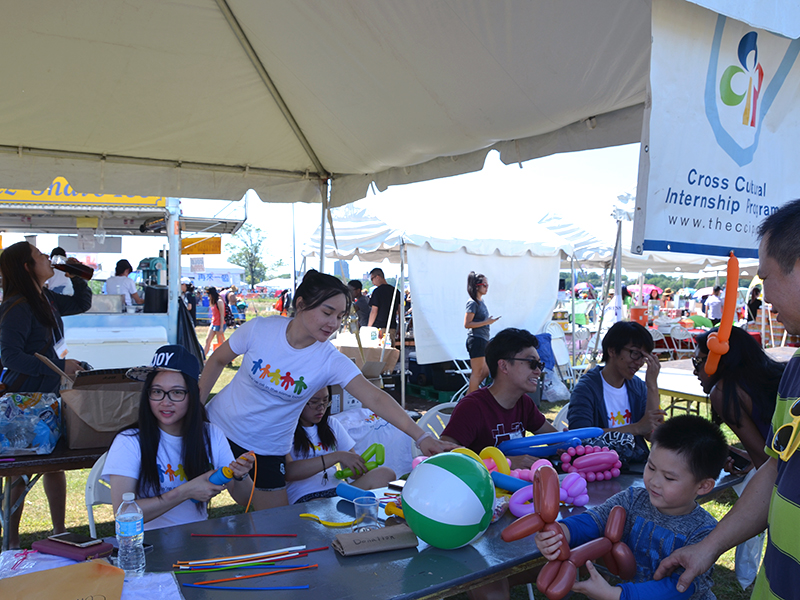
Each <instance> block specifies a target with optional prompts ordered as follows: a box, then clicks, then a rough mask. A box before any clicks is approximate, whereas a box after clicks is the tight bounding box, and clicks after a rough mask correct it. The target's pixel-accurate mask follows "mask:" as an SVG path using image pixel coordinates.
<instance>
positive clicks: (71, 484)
mask: <svg viewBox="0 0 800 600" xmlns="http://www.w3.org/2000/svg"><path fill="white" fill-rule="evenodd" d="M239 360H240V359H237V360H236V361H234V365H233V368H230V367H227V368H225V369H224V371H223V374H222V375H221V376H220V379H219V381H218V382H217V385H216V386H215V387H214V390H215V391H216V390H219V389H221V388H222V387H223V386H224V385H226V384H227V383H228V382H229V381H230V380H231V378H232V377H233V376H234V374H235V373H236V370H237V369H238V364H239ZM563 405H564V403H563V402H561V403H555V404H549V403H543V407H542V409H543V412H544V413H545V415H546V416H547V418H548V419H550V420H552V419H553V418H554V417H555V416H556V414H557V412H558V410H559V409H560V408H561V407H562V406H563ZM723 430H724V431H725V434H726V436H727V437H728V439H729V440H731V441H736V438H735V436H734V435H733V434H732V433H731V432H730V430H728V429H727V428H723ZM88 474H89V470H88V469H86V470H82V471H68V472H67V486H68V492H67V494H68V495H67V519H66V524H67V528H68V529H69V530H71V531H77V532H80V533H85V534H87V535H88V533H89V525H88V517H87V514H86V507H85V502H84V488H85V485H86V478H87V477H88ZM735 500H736V495H735V494H734V493H733V491H731V490H727V491H725V492H724V493H723V494H721V495H720V496H718V497H716V498H715V499H713V500H708V501H706V502H704V503H703V507H704V508H705V509H706V510H708V511H709V512H710V513H711V514H712V515H713V516H714V517H715V518H717V519H721V518H722V517H723V516H724V515H725V514H726V513H727V512H728V511H729V510H730V508H731V506H732V505H733V502H735ZM241 512H243V509H242V507H240V506H238V505H236V504H235V503H234V501H233V499H232V498H231V497H230V495H228V493H227V492H223V493H222V494H220V495H219V496H218V497H217V498H215V499H214V500H213V502H212V503H211V506H210V509H209V517H210V518H216V517H221V516H225V515H230V514H237V513H241ZM94 514H95V523H96V524H97V534H98V536H100V537H105V536H111V535H114V517H113V514H112V511H111V507H110V506H105V505H103V506H98V507H95V509H94ZM50 533H51V523H50V514H49V512H48V508H47V501H46V499H45V496H44V491H43V488H42V486H41V485H37V486H35V487H34V489H33V490H32V491H31V492H30V493H29V494H28V496H27V498H26V500H25V513H24V516H23V520H22V524H21V527H20V534H21V542H22V547H23V548H30V546H31V543H33V542H34V541H36V540H39V539H42V538H44V537H46V536H47V535H49V534H50ZM733 554H734V552H733V550H730V551H728V552H726V553H725V554H723V555H722V557H720V559H719V560H718V561H717V564H716V569H715V572H714V589H713V591H714V593H715V594H716V596H717V598H725V599H726V600H746V599H747V598H749V597H750V592H751V591H752V586H751V587H750V588H748V589H747V590H742V588H741V586H740V585H739V584H738V582H737V581H736V577H735V574H734V571H733V566H734V564H733V561H734V559H733ZM511 597H512V599H513V600H524V599H526V598H527V597H528V595H527V590H526V588H525V586H519V587H516V588H514V589H513V590H512V596H511ZM572 597H573V598H576V599H580V598H583V596H580V595H575V596H572ZM453 598H455V599H456V600H465V599H466V594H460V595H458V596H454V597H453ZM536 598H537V599H542V600H543V599H544V596H543V595H541V594H538V592H537V593H536Z"/></svg>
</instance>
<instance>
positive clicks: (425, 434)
mask: <svg viewBox="0 0 800 600" xmlns="http://www.w3.org/2000/svg"><path fill="white" fill-rule="evenodd" d="M425 438H431V439H433V434H432V433H431V432H430V431H426V432H425V433H423V434H422V435H421V436H419V437H418V438H417V439H416V440H414V445H415V446H416V447H417V449H418V450H422V448H420V444H421V443H422V440H424V439H425Z"/></svg>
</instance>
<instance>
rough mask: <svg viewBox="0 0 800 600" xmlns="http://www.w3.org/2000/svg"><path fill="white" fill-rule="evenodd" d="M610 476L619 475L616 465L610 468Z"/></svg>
mask: <svg viewBox="0 0 800 600" xmlns="http://www.w3.org/2000/svg"><path fill="white" fill-rule="evenodd" d="M611 476H612V477H619V469H617V468H616V467H614V468H613V469H611Z"/></svg>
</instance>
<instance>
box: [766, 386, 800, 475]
mask: <svg viewBox="0 0 800 600" xmlns="http://www.w3.org/2000/svg"><path fill="white" fill-rule="evenodd" d="M789 414H791V415H792V422H791V423H786V425H781V426H780V427H779V428H778V431H776V432H775V435H773V436H772V442H771V444H770V446H771V447H772V449H773V450H774V451H775V452H777V453H778V455H779V456H780V457H781V460H782V461H784V462H786V461H787V460H789V459H790V458H791V457H792V454H794V452H795V450H797V446H798V445H800V435H798V434H797V432H798V429H800V400H795V401H794V404H792V407H791V408H790V409H789Z"/></svg>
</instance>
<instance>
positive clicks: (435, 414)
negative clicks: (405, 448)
mask: <svg viewBox="0 0 800 600" xmlns="http://www.w3.org/2000/svg"><path fill="white" fill-rule="evenodd" d="M456 404H458V402H445V403H444V404H439V405H438V406H434V407H433V408H432V409H430V410H429V411H427V412H426V413H425V414H424V415H422V418H421V419H420V420H419V421H417V425H419V426H420V427H421V428H422V431H424V432H425V433H431V434H433V436H434V437H435V438H436V439H437V440H438V439H439V437H441V435H442V432H443V431H444V428H445V427H447V423H448V422H449V421H450V415H452V414H453V409H454V408H455V407H456ZM412 452H413V454H414V456H420V455H421V454H422V452H420V451H419V449H418V448H417V447H416V446H414V447H413V449H412Z"/></svg>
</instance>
